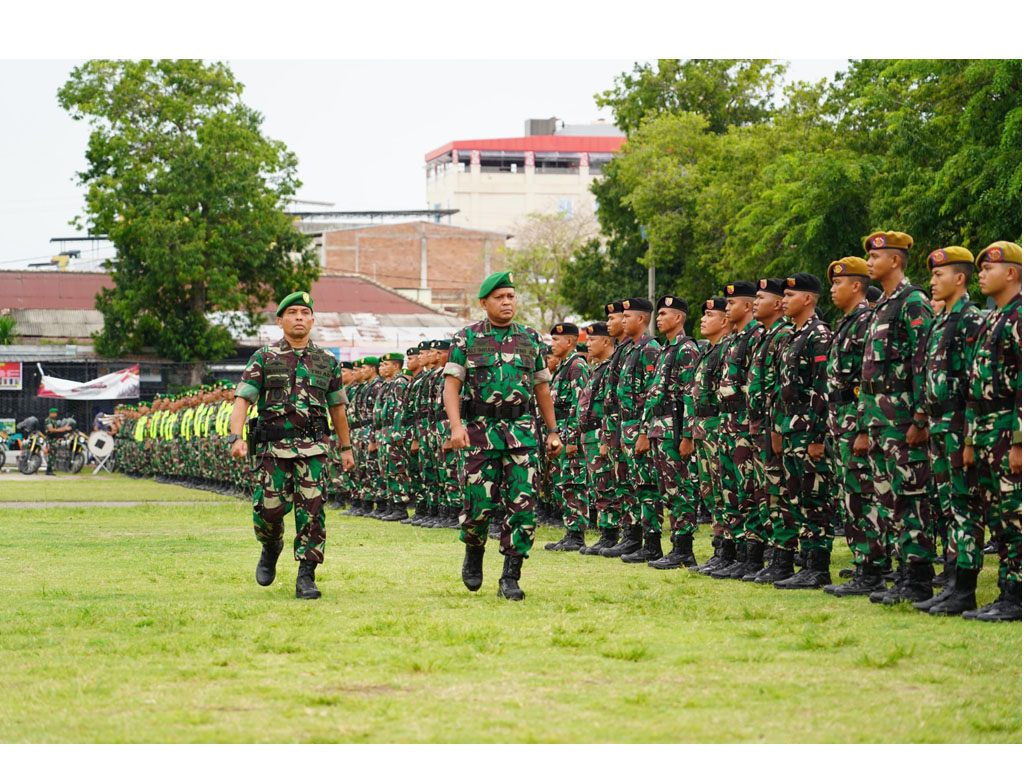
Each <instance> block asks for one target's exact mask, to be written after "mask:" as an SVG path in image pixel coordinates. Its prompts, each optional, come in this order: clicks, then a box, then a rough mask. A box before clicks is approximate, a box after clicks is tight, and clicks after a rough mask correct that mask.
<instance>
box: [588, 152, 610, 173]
mask: <svg viewBox="0 0 1024 768" xmlns="http://www.w3.org/2000/svg"><path fill="white" fill-rule="evenodd" d="M612 157H614V155H612V153H611V152H591V153H590V175H591V176H603V175H604V167H605V166H606V165H608V163H609V162H611V159H612Z"/></svg>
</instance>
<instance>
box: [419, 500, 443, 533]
mask: <svg viewBox="0 0 1024 768" xmlns="http://www.w3.org/2000/svg"><path fill="white" fill-rule="evenodd" d="M423 527H424V528H444V504H435V505H434V506H433V507H431V509H430V519H429V520H428V521H426V522H425V523H423Z"/></svg>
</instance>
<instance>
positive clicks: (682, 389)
mask: <svg viewBox="0 0 1024 768" xmlns="http://www.w3.org/2000/svg"><path fill="white" fill-rule="evenodd" d="M698 355H699V350H698V349H697V342H695V341H694V340H693V339H691V338H690V337H689V336H685V335H684V334H682V333H680V334H679V335H678V336H676V337H675V338H674V339H672V340H671V341H670V342H669V343H668V344H666V345H665V346H664V347H662V349H661V354H660V355H659V356H658V362H657V365H656V366H655V368H654V379H653V381H652V384H651V389H650V392H649V393H648V395H647V399H646V400H645V401H644V413H643V417H642V418H641V420H640V431H641V432H643V433H645V434H646V435H647V437H648V438H649V439H651V440H671V441H672V442H673V443H675V444H677V445H678V442H679V441H678V439H677V436H678V435H679V434H680V432H681V431H682V427H683V420H684V419H685V418H686V415H685V414H686V409H687V405H689V408H690V409H691V410H692V409H693V375H694V373H695V372H696V370H697V357H698ZM687 401H689V403H687Z"/></svg>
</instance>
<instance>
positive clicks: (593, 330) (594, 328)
mask: <svg viewBox="0 0 1024 768" xmlns="http://www.w3.org/2000/svg"><path fill="white" fill-rule="evenodd" d="M583 330H585V331H586V332H587V335H588V336H611V334H610V333H608V323H591V324H590V325H588V326H587V327H586V328H584V329H583Z"/></svg>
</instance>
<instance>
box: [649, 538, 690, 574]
mask: <svg viewBox="0 0 1024 768" xmlns="http://www.w3.org/2000/svg"><path fill="white" fill-rule="evenodd" d="M647 564H648V565H649V566H650V567H651V568H657V569H658V570H661V571H667V570H670V569H673V568H679V567H681V566H684V565H685V566H690V565H696V564H697V559H696V558H695V557H694V556H693V534H692V533H686V534H683V533H676V534H673V535H672V551H671V552H669V553H668V554H667V555H665V556H664V557H662V558H660V559H658V560H651V561H650V562H648V563H647Z"/></svg>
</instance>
